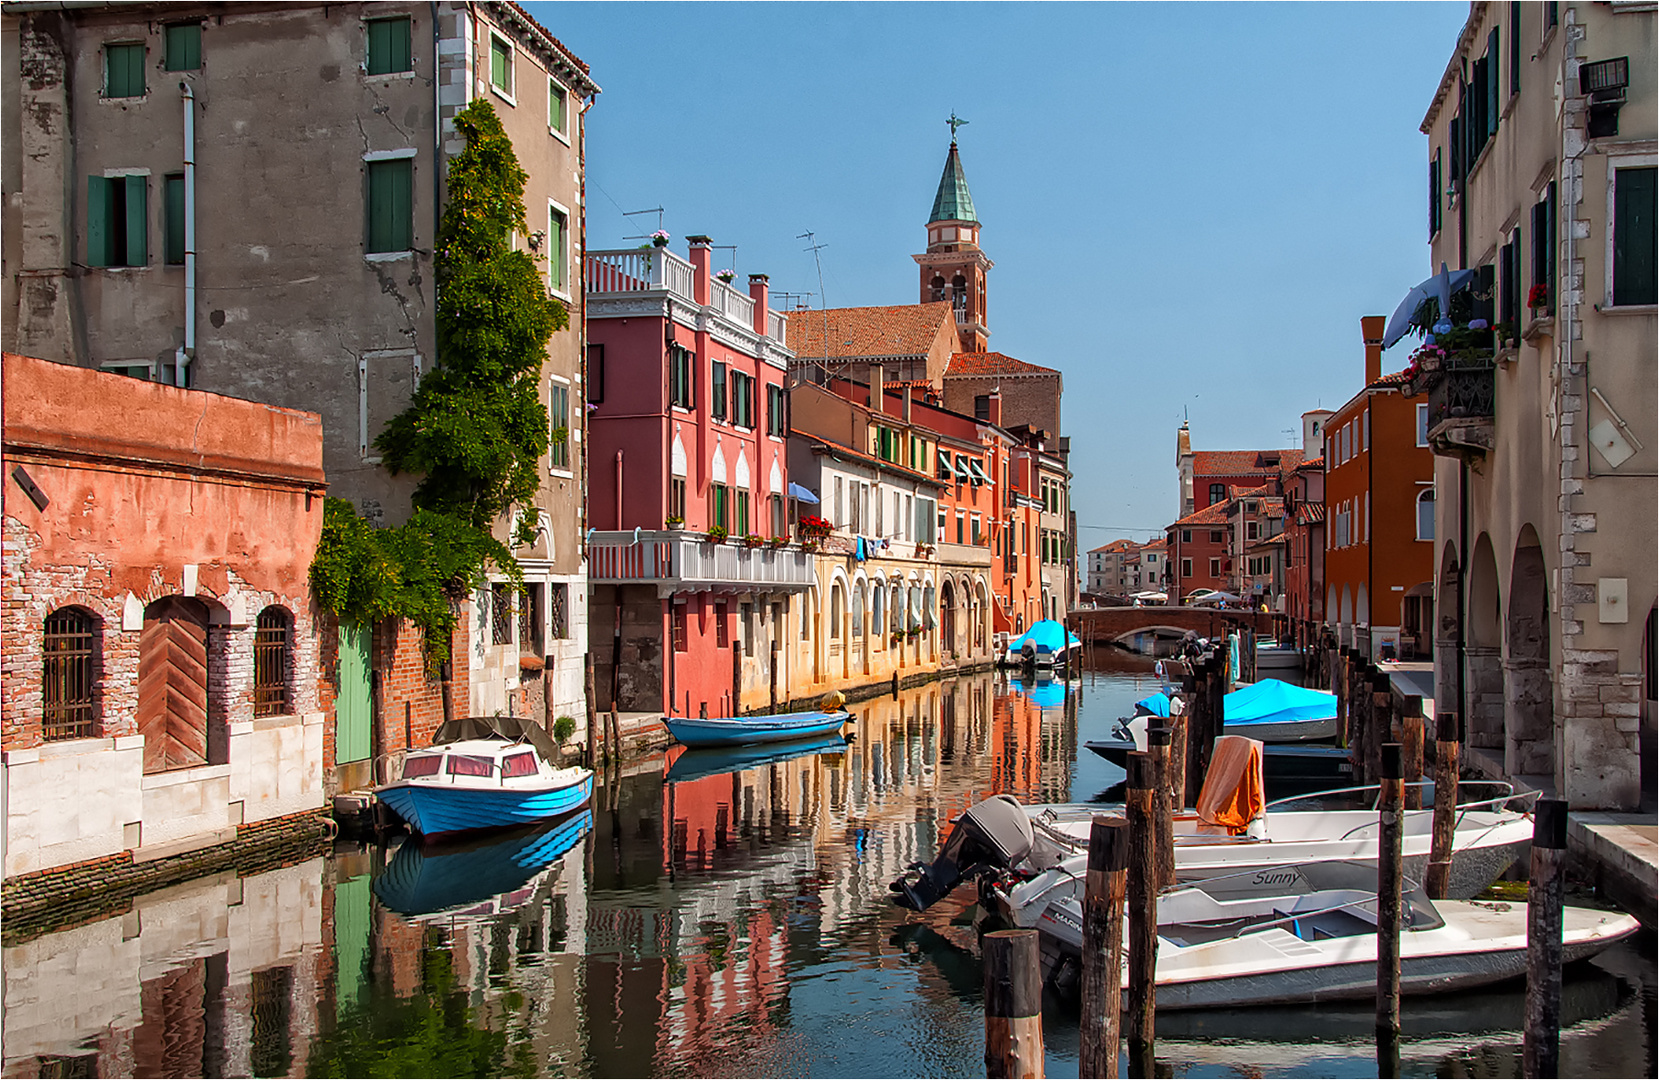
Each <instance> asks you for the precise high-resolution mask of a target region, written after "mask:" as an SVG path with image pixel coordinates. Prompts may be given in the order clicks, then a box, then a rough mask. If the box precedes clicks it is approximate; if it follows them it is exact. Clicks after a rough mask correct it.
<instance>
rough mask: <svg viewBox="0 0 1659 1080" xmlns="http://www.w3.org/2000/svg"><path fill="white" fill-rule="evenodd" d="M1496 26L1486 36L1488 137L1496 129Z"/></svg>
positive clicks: (1497, 106) (1498, 110)
mask: <svg viewBox="0 0 1659 1080" xmlns="http://www.w3.org/2000/svg"><path fill="white" fill-rule="evenodd" d="M1498 56H1499V53H1498V28H1497V27H1496V26H1494V27H1493V28H1492V32H1491V33H1490V34H1488V35H1487V36H1486V134H1487V137H1488V138H1490V137H1491V136H1492V135H1494V134H1496V133H1497V130H1498V114H1499V112H1501V111H1502V110H1501V108H1500V106H1499V104H1498Z"/></svg>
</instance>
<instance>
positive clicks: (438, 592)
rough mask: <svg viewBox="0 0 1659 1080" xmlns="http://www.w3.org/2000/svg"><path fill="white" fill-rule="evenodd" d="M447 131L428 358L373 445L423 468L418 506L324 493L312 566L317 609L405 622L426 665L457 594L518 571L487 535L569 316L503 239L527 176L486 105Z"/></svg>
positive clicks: (506, 506)
mask: <svg viewBox="0 0 1659 1080" xmlns="http://www.w3.org/2000/svg"><path fill="white" fill-rule="evenodd" d="M455 126H456V130H458V131H459V132H461V134H462V135H463V136H465V137H466V140H467V146H466V149H465V150H463V151H462V152H461V153H460V154H459V155H457V156H456V157H455V159H454V160H452V161H451V162H450V164H449V202H448V204H447V205H446V206H445V208H444V214H443V219H442V221H441V222H440V224H439V227H438V246H437V251H436V253H435V255H434V267H435V278H436V283H437V312H436V323H437V337H438V350H437V351H438V357H437V360H438V362H437V365H436V367H435V368H434V369H433V370H432V371H431V372H430V373H429V374H427V375H426V376H425V377H424V378H423V379H422V380H421V383H420V387H419V388H418V389H417V390H416V391H415V395H414V398H413V400H412V401H411V402H410V404H409V407H408V408H407V409H405V410H404V411H403V412H401V413H399V414H398V415H397V416H396V417H394V418H393V420H392V421H391V423H389V424H388V425H387V426H386V429H385V430H384V431H383V432H381V434H380V436H379V437H378V438H377V439H376V440H375V448H376V449H378V450H379V451H380V452H381V455H382V457H383V460H384V461H385V463H386V466H387V468H389V469H390V470H391V471H392V472H393V473H402V472H409V473H419V474H421V480H420V482H419V484H418V485H417V486H416V488H415V492H414V497H413V503H414V507H415V510H414V514H413V515H412V516H411V517H410V519H409V521H408V522H407V523H406V524H404V525H402V526H400V527H398V528H395V529H378V528H375V527H374V526H371V525H370V524H369V523H368V522H366V521H364V520H363V519H362V518H360V517H358V516H357V513H356V511H355V510H354V509H353V508H352V506H351V504H350V503H349V502H346V501H344V500H341V499H330V500H328V502H327V504H326V505H325V508H324V515H323V534H322V539H321V542H320V543H319V544H318V548H317V556H316V559H315V561H314V562H313V563H312V566H311V587H312V591H313V593H314V594H315V595H316V597H317V600H318V602H319V603H320V604H321V605H322V606H323V607H324V608H326V609H327V610H329V611H331V612H333V613H334V614H335V615H336V616H338V617H339V618H340V619H341V621H343V622H370V621H373V620H376V619H384V618H403V619H408V620H409V621H410V622H412V623H414V624H415V625H416V626H418V627H420V629H421V632H422V634H423V636H424V638H425V642H426V647H427V655H428V658H429V659H430V660H431V661H432V662H433V663H438V662H441V661H442V660H444V659H446V658H447V657H448V654H449V638H450V634H451V632H452V631H453V629H454V626H455V621H456V615H455V610H454V604H455V602H456V601H458V600H460V599H461V598H463V597H465V596H466V594H467V592H468V591H469V590H470V589H472V588H475V587H477V586H478V585H479V584H480V583H481V582H482V581H483V579H484V576H485V571H486V569H487V567H488V566H489V565H491V564H493V565H494V566H495V567H496V568H497V569H498V570H500V571H502V572H503V573H505V574H506V575H507V576H508V577H509V578H511V579H512V580H513V581H514V582H515V583H517V582H520V581H521V580H522V578H521V575H520V572H519V567H518V563H517V561H516V560H515V559H514V558H513V556H512V552H511V551H510V550H509V549H508V548H507V546H506V545H505V544H503V543H501V542H500V541H498V540H496V539H495V537H494V535H493V533H492V531H491V530H492V529H493V527H494V525H495V524H496V522H497V521H499V520H500V519H501V518H502V517H504V516H505V515H507V514H508V513H509V512H510V511H512V510H513V509H514V508H518V507H528V506H529V505H530V504H531V501H532V499H533V498H534V497H535V494H536V490H537V488H538V486H539V483H540V477H539V475H538V472H537V467H536V466H537V462H538V461H539V460H540V458H541V457H542V455H544V454H545V453H547V449H548V440H549V432H548V417H547V409H546V407H545V406H543V405H542V403H541V398H540V393H539V391H540V382H541V369H542V364H543V363H544V361H545V360H546V358H547V342H548V339H549V338H551V337H552V336H553V332H554V331H555V330H561V329H563V328H564V327H566V326H568V325H569V321H570V319H569V315H568V313H567V312H566V311H565V309H564V306H563V305H562V304H560V303H559V302H558V301H557V300H554V299H553V298H551V297H549V296H548V295H547V290H546V288H545V287H544V285H543V282H542V278H541V274H540V272H539V271H538V270H537V268H536V261H535V259H534V258H532V257H531V256H530V255H529V254H528V253H527V252H523V251H514V250H513V248H512V243H511V237H512V235H513V233H514V232H518V233H521V234H522V233H525V232H527V231H528V229H527V227H526V218H525V210H524V183H525V180H526V178H527V177H526V174H525V172H524V169H523V168H522V167H520V165H519V163H518V157H517V155H515V154H514V153H513V144H512V140H510V139H509V138H508V137H507V134H506V132H505V131H503V130H502V127H501V120H500V118H499V117H497V116H496V114H495V109H494V108H493V107H492V106H491V105H490V103H489V102H488V101H485V100H479V101H475V102H473V103H472V104H471V105H469V106H467V107H466V108H465V109H463V110H462V111H461V112H460V113H458V114H456V117H455ZM535 523H536V522H535V515H534V514H533V513H530V514H521V515H520V516H519V520H518V523H517V527H516V529H515V536H514V539H515V540H517V541H518V542H519V543H528V542H530V540H532V539H533V538H534V535H535Z"/></svg>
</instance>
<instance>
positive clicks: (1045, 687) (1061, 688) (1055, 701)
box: [1008, 678, 1066, 709]
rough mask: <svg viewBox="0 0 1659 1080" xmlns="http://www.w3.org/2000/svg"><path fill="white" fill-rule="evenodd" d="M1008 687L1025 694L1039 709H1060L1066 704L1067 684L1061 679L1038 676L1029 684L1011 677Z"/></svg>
mask: <svg viewBox="0 0 1659 1080" xmlns="http://www.w3.org/2000/svg"><path fill="white" fill-rule="evenodd" d="M1008 688H1009V689H1010V690H1012V691H1014V692H1015V693H1017V694H1024V695H1025V696H1026V699H1027V700H1029V701H1030V702H1031V703H1032V704H1033V705H1035V706H1037V707H1038V708H1039V709H1058V708H1061V707H1063V706H1064V705H1065V704H1066V684H1065V683H1064V682H1063V681H1061V680H1059V679H1045V678H1038V679H1034V680H1032V682H1030V683H1029V684H1027V683H1022V682H1021V681H1020V680H1018V679H1009V680H1008Z"/></svg>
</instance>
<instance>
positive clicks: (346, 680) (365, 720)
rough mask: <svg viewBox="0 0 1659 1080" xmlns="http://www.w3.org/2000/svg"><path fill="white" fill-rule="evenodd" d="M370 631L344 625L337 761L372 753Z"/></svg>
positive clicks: (337, 703) (336, 724) (336, 726)
mask: <svg viewBox="0 0 1659 1080" xmlns="http://www.w3.org/2000/svg"><path fill="white" fill-rule="evenodd" d="M369 634H370V630H369V628H368V627H366V626H342V627H340V696H339V697H337V698H335V699H334V760H335V762H336V763H337V764H343V763H345V762H348V761H362V760H363V759H364V758H366V757H368V756H369Z"/></svg>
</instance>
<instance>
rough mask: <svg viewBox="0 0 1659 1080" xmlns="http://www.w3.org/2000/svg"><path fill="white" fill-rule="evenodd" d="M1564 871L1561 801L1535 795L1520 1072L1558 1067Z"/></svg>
mask: <svg viewBox="0 0 1659 1080" xmlns="http://www.w3.org/2000/svg"><path fill="white" fill-rule="evenodd" d="M1566 870H1567V804H1566V802H1565V801H1563V800H1561V799H1539V800H1538V803H1537V805H1536V806H1535V807H1534V808H1533V811H1532V876H1531V878H1530V879H1529V880H1528V882H1527V1002H1526V1030H1525V1031H1523V1032H1522V1038H1521V1075H1522V1076H1527V1077H1532V1076H1559V1075H1560V1072H1561V891H1562V885H1563V883H1564V880H1565V878H1566Z"/></svg>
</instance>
